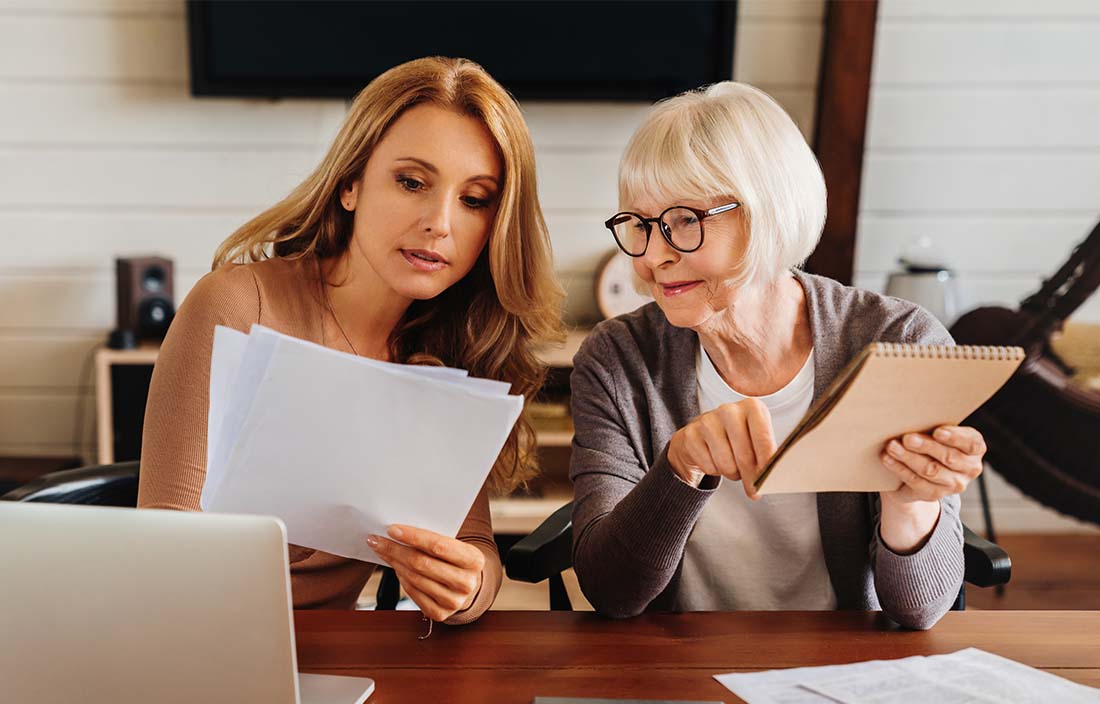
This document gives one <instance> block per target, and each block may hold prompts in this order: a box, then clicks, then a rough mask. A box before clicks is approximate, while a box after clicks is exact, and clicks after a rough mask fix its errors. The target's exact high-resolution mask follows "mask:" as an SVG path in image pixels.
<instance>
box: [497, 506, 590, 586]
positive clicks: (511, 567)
mask: <svg viewBox="0 0 1100 704" xmlns="http://www.w3.org/2000/svg"><path fill="white" fill-rule="evenodd" d="M572 513H573V504H572V503H568V504H566V505H565V506H562V507H561V508H559V509H558V510H557V511H554V513H552V514H550V516H549V517H548V518H547V519H546V520H545V521H543V522H542V523H541V524H540V525H539V527H538V528H536V529H535V530H534V531H533V532H532V533H531V534H530V535H528V536H526V537H524V538H522V539H520V541H519V542H517V543H516V544H515V545H513V546H512V549H511V550H509V551H508V555H507V557H506V558H505V560H504V569H505V571H506V572H507V574H508V577H509V578H510V579H514V580H517V581H519V582H530V583H532V584H537V583H538V582H541V581H542V580H544V579H547V578H549V577H552V576H554V575H556V574H560V573H562V572H564V571H565V570H567V569H569V568H570V567H572V566H573V518H572Z"/></svg>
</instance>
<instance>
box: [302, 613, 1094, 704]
mask: <svg viewBox="0 0 1100 704" xmlns="http://www.w3.org/2000/svg"><path fill="white" fill-rule="evenodd" d="M295 625H296V632H297V646H298V666H299V668H300V669H301V670H303V671H306V672H327V673H332V674H349V675H363V676H367V677H373V678H374V679H375V682H376V684H377V690H376V693H375V695H374V696H372V697H371V699H370V701H371V702H372V704H392V703H394V702H428V703H431V704H444V703H450V702H456V703H458V702H479V703H481V702H490V703H492V704H498V703H500V704H503V703H505V702H517V703H520V702H522V703H524V704H528V703H529V702H531V701H532V700H533V699H534V697H535V696H574V697H609V698H610V697H635V698H650V699H661V698H666V699H701V700H715V701H725V702H737V701H740V700H739V699H738V698H737V697H736V696H734V695H733V693H731V692H730V691H729V690H727V689H725V688H724V687H722V686H721V685H719V684H718V683H717V682H716V681H715V680H714V679H713V678H712V675H715V674H719V673H723V672H733V671H751V670H763V669H772V668H778V667H802V666H809V665H834V664H840V663H847V662H855V661H859V660H872V659H892V658H901V657H906V656H909V655H932V654H936V653H951V652H954V651H956V650H961V649H963V648H968V647H977V648H981V649H983V650H986V651H989V652H991V653H996V654H998V655H1002V656H1004V657H1007V658H1012V659H1013V660H1017V661H1019V662H1022V663H1025V664H1027V665H1031V666H1032V667H1038V668H1041V669H1043V670H1046V671H1048V672H1051V673H1053V674H1056V675H1059V676H1062V677H1066V678H1068V679H1071V680H1073V681H1075V682H1080V683H1081V684H1085V685H1088V686H1091V687H1100V611H964V612H952V613H949V614H947V615H946V616H945V617H944V618H943V620H942V621H941V622H940V623H939V624H937V625H936V626H935V627H934V628H933V629H932V630H930V631H923V632H915V631H902V630H899V629H897V628H896V627H895V626H893V625H892V624H890V623H889V622H888V621H887V620H886V619H885V618H884V617H882V616H881V615H880V614H876V613H861V612H839V611H837V612H773V613H768V612H734V613H690V614H667V615H666V614H659V615H645V616H641V617H638V618H635V619H630V620H626V621H610V620H607V619H602V618H600V617H598V616H596V615H594V614H592V613H588V612H548V611H491V612H489V613H487V614H485V615H484V616H483V617H482V618H481V619H480V620H479V621H478V622H477V623H474V624H471V625H468V626H463V627H460V628H448V627H442V626H438V625H437V626H436V627H435V629H434V633H433V634H432V636H431V637H430V638H428V639H427V640H423V641H421V640H417V636H418V635H420V634H422V633H423V632H424V624H423V623H422V622H421V621H420V614H419V613H416V612H377V613H376V612H369V611H361V612H332V611H328V612H325V611H314V612H307V611H300V612H296V613H295Z"/></svg>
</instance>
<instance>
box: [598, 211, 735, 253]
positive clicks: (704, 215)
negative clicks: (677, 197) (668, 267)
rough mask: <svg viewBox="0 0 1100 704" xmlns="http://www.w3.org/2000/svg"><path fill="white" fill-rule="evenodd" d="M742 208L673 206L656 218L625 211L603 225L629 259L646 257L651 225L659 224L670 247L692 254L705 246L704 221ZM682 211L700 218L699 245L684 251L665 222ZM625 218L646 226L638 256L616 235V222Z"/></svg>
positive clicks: (662, 235) (658, 226) (610, 218)
mask: <svg viewBox="0 0 1100 704" xmlns="http://www.w3.org/2000/svg"><path fill="white" fill-rule="evenodd" d="M740 207H741V204H740V203H738V202H737V201H733V202H731V203H726V204H725V205H717V206H715V207H713V208H708V209H707V210H700V209H699V208H692V207H691V206H689V205H672V206H669V207H667V208H665V209H664V210H662V211H661V214H660V215H658V216H657V217H655V218H647V217H643V216H642V215H640V214H638V213H635V212H631V211H629V210H624V211H622V212H619V213H615V214H614V215H612V216H611V217H609V218H608V219H607V220H605V221H604V223H603V225H604V227H606V228H607V229H608V230H611V236H612V237H613V238H615V244H617V245H619V249H621V250H622V251H623V254H625V255H626V256H628V257H634V258H635V259H637V258H638V257H644V256H645V253H646V250H647V249H649V238H650V237H651V236H652V235H653V225H652V224H651V223H657V229H658V230H660V231H661V237H664V238H665V242H668V246H669V247H672V248H673V249H675V250H676V251H677V252H683V253H684V254H690V253H691V252H695V251H698V249H699V248H700V247H702V246H703V240H704V239H705V236H706V232H705V228H704V227H703V221H704V220H706V219H707V218H709V217H713V216H715V215H721V214H722V213H728V212H729V211H731V210H736V209H737V208H740ZM680 209H683V210H689V211H691V212H692V213H694V214H695V217H697V218H699V244H697V245H695V246H694V247H692V248H691V249H684V248H683V247H677V246H676V243H675V242H673V241H672V234H671V233H670V232H669V231H670V230H671V228H670V227H669V226H668V223H667V222H665V215H667V214H668V213H669V211H672V210H680ZM624 216H626V217H631V218H637V219H638V220H640V221H641V222H642V225H644V226H645V247H642V251H641V252H639V253H638V254H633V253H632V252H630V250H628V249H627V248H626V246H625V245H624V244H623V243H622V241H621V240H619V236H618V235H616V234H615V225H617V224H618V223H616V222H615V221H616V220H618V219H619V218H621V217H624Z"/></svg>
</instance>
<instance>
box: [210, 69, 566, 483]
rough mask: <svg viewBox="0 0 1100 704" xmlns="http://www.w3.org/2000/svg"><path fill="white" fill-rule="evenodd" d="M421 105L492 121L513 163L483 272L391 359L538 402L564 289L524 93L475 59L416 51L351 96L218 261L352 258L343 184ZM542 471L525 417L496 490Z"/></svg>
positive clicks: (410, 324) (407, 331)
mask: <svg viewBox="0 0 1100 704" xmlns="http://www.w3.org/2000/svg"><path fill="white" fill-rule="evenodd" d="M420 104H431V105H436V106H439V107H442V108H445V109H448V110H454V111H456V112H459V113H460V114H463V115H469V116H471V117H474V118H477V119H478V120H480V121H481V122H482V123H484V125H485V126H486V128H487V129H488V130H489V133H490V134H491V135H492V137H493V140H494V141H495V143H496V148H497V150H498V151H499V153H500V157H501V161H502V163H503V165H504V178H503V187H502V189H501V193H500V201H499V206H498V210H497V213H496V217H495V219H494V221H493V226H492V230H491V231H490V234H489V241H488V245H487V246H486V247H485V250H484V251H483V252H482V253H481V256H480V257H479V258H478V260H477V263H476V264H475V265H474V268H473V269H472V270H471V271H470V273H469V274H467V275H466V276H465V277H463V279H462V280H461V281H459V282H457V283H456V284H454V285H453V286H451V287H450V288H448V289H447V290H446V291H444V292H443V293H441V294H440V295H438V296H436V297H435V298H433V299H430V300H423V301H413V303H412V305H411V306H410V307H409V309H408V311H406V313H405V316H404V318H403V319H402V321H401V322H400V323H399V324H398V325H397V327H396V328H395V329H394V331H393V334H392V335H391V337H390V354H391V357H392V358H393V359H394V360H395V361H400V362H408V363H413V364H446V365H449V366H455V367H461V368H463V369H467V370H469V372H470V374H471V375H473V376H478V377H482V378H487V379H497V380H501V381H506V382H508V383H510V384H512V393H517V394H523V395H524V396H525V397H526V398H527V399H528V400H529V399H530V398H531V397H532V396H533V395H534V394H535V392H537V391H538V389H539V387H541V386H542V382H543V380H544V378H545V375H546V369H545V367H544V366H543V365H542V363H541V362H540V361H539V360H538V358H537V357H536V355H535V347H536V345H538V344H539V343H543V342H547V341H551V340H557V339H560V338H561V336H562V323H561V313H562V300H563V298H564V293H563V292H562V289H561V286H560V285H559V284H558V282H557V280H556V278H555V277H554V274H553V261H552V256H551V249H550V236H549V233H548V231H547V228H546V221H545V220H544V219H543V216H542V211H541V209H540V208H539V202H538V193H537V189H536V184H535V150H534V146H533V145H532V143H531V137H530V135H529V134H528V132H527V125H526V123H525V122H524V120H523V116H522V114H521V113H520V110H519V106H518V105H517V104H516V102H515V100H514V99H513V98H512V97H511V96H510V95H509V94H508V92H507V91H506V90H505V89H504V88H503V87H502V86H501V85H500V84H499V83H497V82H496V81H495V80H494V79H493V78H492V77H491V76H490V75H489V74H488V73H487V72H486V71H485V69H483V68H482V67H481V66H479V65H477V64H476V63H473V62H472V61H468V60H466V59H453V58H445V57H438V56H436V57H429V58H423V59H417V60H415V61H410V62H408V63H404V64H401V65H400V66H396V67H394V68H392V69H390V70H388V71H386V72H385V73H383V74H382V75H380V76H378V77H377V78H376V79H374V80H373V81H371V82H370V84H369V85H367V87H366V88H364V89H363V90H362V91H360V93H359V94H358V95H357V96H356V97H355V100H354V101H352V104H351V107H350V109H349V110H348V114H347V117H346V118H345V120H344V124H343V126H342V127H341V128H340V132H339V134H337V136H336V139H335V141H334V142H333V143H332V146H331V147H330V148H329V151H328V153H327V154H326V155H325V158H324V159H323V160H322V161H321V163H320V165H318V167H317V168H316V169H315V170H314V171H313V173H311V174H310V175H309V176H308V177H307V178H306V179H305V180H304V181H303V182H302V183H301V184H300V185H299V186H298V187H297V188H295V189H294V190H293V191H292V192H291V193H290V195H288V196H287V197H286V198H284V199H283V200H282V201H280V202H279V203H277V204H275V205H274V206H272V207H270V208H268V209H267V210H265V211H264V212H262V213H260V214H259V215H257V216H256V217H254V218H252V219H251V220H250V221H248V222H247V223H245V224H244V225H243V226H241V227H240V228H239V229H238V230H237V231H236V232H234V233H233V234H232V235H230V237H229V238H228V239H226V240H225V242H223V243H222V245H221V246H220V247H219V248H218V251H217V253H216V254H215V256H214V264H213V266H214V268H218V267H219V266H222V265H223V264H226V263H228V262H233V261H240V262H247V261H259V260H262V259H267V258H270V257H281V258H287V259H297V258H301V257H306V256H311V255H312V256H316V257H318V258H320V259H325V258H328V257H334V256H337V255H340V254H342V253H343V252H344V250H346V249H347V247H348V244H349V242H350V240H351V233H352V222H353V216H352V214H351V213H349V212H348V211H346V210H344V208H343V207H342V206H341V204H340V195H341V190H342V189H343V188H345V187H347V186H349V185H350V184H351V183H352V182H354V181H355V180H356V179H358V178H359V177H360V175H361V174H362V173H363V169H364V167H365V166H366V163H367V160H368V159H369V158H370V155H371V152H372V151H373V150H374V147H375V146H376V145H377V144H378V143H379V142H380V141H381V139H382V137H383V135H385V133H386V130H387V129H388V128H389V126H390V125H391V124H393V122H394V121H395V120H397V118H398V117H400V116H401V114H402V113H404V112H405V111H406V110H408V109H409V108H411V107H412V106H414V105H420ZM537 470H538V460H537V455H536V453H535V434H534V430H533V428H532V427H531V424H530V421H529V420H528V418H527V416H526V414H524V415H523V416H521V417H520V420H519V421H518V422H517V423H516V427H515V428H513V430H512V433H511V435H509V437H508V440H507V441H506V442H505V444H504V448H503V449H502V450H501V452H500V455H499V456H498V457H497V460H496V463H495V464H494V466H493V469H492V472H491V474H490V481H489V484H490V488H491V489H493V490H494V491H496V492H507V491H510V490H512V489H514V488H515V487H516V486H518V485H520V484H522V483H524V482H526V481H527V480H528V479H530V478H531V477H533V476H534V475H535V473H536V472H537Z"/></svg>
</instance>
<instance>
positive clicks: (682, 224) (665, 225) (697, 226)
mask: <svg viewBox="0 0 1100 704" xmlns="http://www.w3.org/2000/svg"><path fill="white" fill-rule="evenodd" d="M740 205H741V204H740V203H738V202H737V201H734V202H732V203H727V204H725V205H719V206H718V207H716V208H711V209H710V210H699V209H698V208H689V207H688V206H686V205H674V206H672V207H671V208H666V209H665V210H664V212H662V213H661V214H660V215H658V216H657V217H655V218H643V217H642V216H641V215H638V214H637V213H631V212H622V213H616V214H615V215H612V216H611V217H610V218H608V220H607V221H606V222H604V227H606V228H607V229H608V230H611V234H612V236H614V238H615V244H617V245H619V249H621V250H623V252H625V253H626V254H627V256H631V257H640V256H642V255H644V254H645V251H646V249H648V248H649V235H650V234H651V233H652V230H653V223H657V225H658V226H659V229H660V230H661V236H662V237H664V238H665V242H668V246H670V247H672V248H673V249H675V250H676V251H677V252H694V251H695V250H697V249H699V248H700V247H702V246H703V221H704V220H706V219H707V218H709V217H711V216H712V215H718V214H720V213H725V212H727V211H730V210H733V209H734V208H737V207H740Z"/></svg>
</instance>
